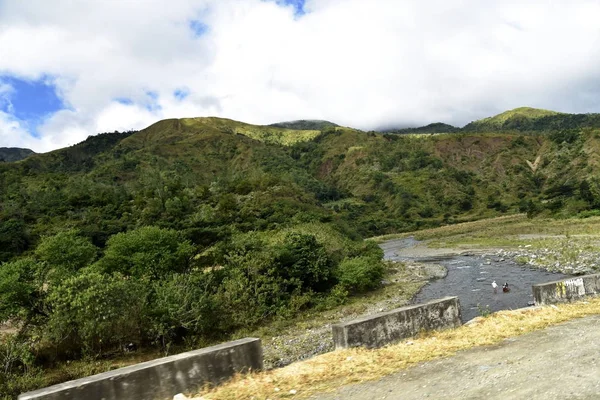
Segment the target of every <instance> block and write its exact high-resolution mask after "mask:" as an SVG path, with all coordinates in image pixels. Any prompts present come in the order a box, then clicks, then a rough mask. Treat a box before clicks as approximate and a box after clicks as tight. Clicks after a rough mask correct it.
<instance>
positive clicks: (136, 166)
mask: <svg viewBox="0 0 600 400" xmlns="http://www.w3.org/2000/svg"><path fill="white" fill-rule="evenodd" d="M501 115H502V114H501ZM516 117H518V118H525V119H524V120H523V121H526V122H523V123H520V125H519V124H517V126H516V128H515V129H508V128H507V124H508V122H509V121H514V120H515V118H516ZM494 118H495V119H494ZM494 118H492V119H491V120H482V121H487V122H480V125H479V126H480V127H481V129H482V132H471V131H469V130H468V129H465V130H462V131H461V132H455V133H440V134H436V135H429V134H424V135H419V134H413V135H395V134H381V133H375V132H363V131H360V130H356V129H351V128H345V127H339V126H326V127H324V128H323V129H308V130H306V129H304V130H302V129H292V128H290V127H289V126H288V127H281V126H255V125H250V124H245V123H242V122H237V121H232V120H227V119H221V118H187V119H170V120H164V121H159V122H157V123H155V124H153V125H151V126H149V127H148V128H146V129H143V130H140V131H135V132H134V131H132V132H124V133H120V132H113V133H104V134H100V135H97V136H92V137H89V138H88V139H87V140H85V141H84V142H82V143H79V144H77V145H75V146H71V147H68V148H64V149H60V150H56V151H53V152H50V153H45V154H32V155H30V156H29V157H27V158H25V159H23V160H21V161H18V162H4V163H0V263H1V264H0V322H1V321H5V320H16V321H21V322H23V324H21V325H20V326H22V332H21V336H20V338H22V340H23V341H24V342H23V343H24V344H23V346H25V347H23V348H24V349H25V348H26V349H27V351H30V352H32V353H31V354H32V357H31V358H27V360H29V361H27V362H29V363H31V362H33V361H31V360H37V361H35V362H38V363H41V362H44V363H50V364H51V363H52V360H54V359H56V358H57V357H58V358H63V359H64V358H67V359H73V358H78V357H81V356H86V355H87V356H89V355H95V356H97V355H105V354H110V353H111V352H114V351H119V348H120V344H122V343H129V342H134V343H138V344H140V345H143V346H148V347H151V346H158V347H160V346H167V345H169V344H170V343H181V342H183V341H189V340H192V339H193V340H198V341H200V342H202V341H211V340H219V339H222V338H226V337H230V335H235V334H236V332H240V330H243V329H248V328H252V327H256V326H259V325H261V324H263V323H264V322H265V321H268V320H273V319H278V318H283V319H285V318H288V317H290V316H293V315H295V313H297V312H298V311H299V310H303V309H309V308H319V309H324V308H328V307H332V306H335V305H336V304H340V303H342V302H344V301H346V299H347V297H348V296H352V295H357V294H360V293H362V292H365V291H368V290H370V289H372V288H374V287H377V285H379V283H380V281H381V276H382V275H381V274H382V271H383V267H382V264H381V256H382V254H381V251H380V249H379V248H378V247H377V246H375V245H374V244H373V243H371V242H369V241H367V242H365V241H363V240H362V239H363V238H365V237H369V236H373V235H378V234H385V233H393V232H400V231H407V230H414V229H419V228H425V227H433V226H439V225H442V224H449V223H455V222H461V221H467V220H476V219H480V218H485V217H492V216H497V215H502V214H507V213H519V212H526V213H528V215H530V216H535V215H538V214H542V215H553V216H569V215H575V214H580V215H590V214H594V213H599V212H600V211H599V210H600V179H599V178H598V176H600V174H599V173H600V128H598V125H597V114H589V115H588V114H584V115H583V117H582V116H581V115H574V114H558V113H551V112H537V111H530V110H525V111H519V112H511V113H509V114H506V115H504V116H502V117H500V116H497V117H494ZM527 121H529V122H527ZM293 126H294V127H296V128H297V127H299V126H300V125H293ZM476 126H477V125H476V124H475V123H473V124H470V128H469V129H475V128H476ZM494 126H496V127H497V128H493V127H494ZM565 126H568V127H569V128H568V129H567V128H564V127H565ZM304 127H310V128H316V126H314V125H311V126H304ZM438 127H439V126H438ZM441 127H442V128H445V126H441ZM517 128H518V129H517ZM522 128H526V129H524V130H520V129H522ZM532 128H535V129H532ZM542 128H543V129H542ZM435 130H437V128H435ZM104 317H106V318H104ZM34 339H35V340H34ZM31 343H34V344H35V345H30V344H31ZM1 346H2V344H1V343H0V347H1ZM0 350H1V349H0ZM28 354H29V353H28ZM15 365H18V363H16V364H15ZM23 365H24V364H23ZM27 365H30V364H27ZM1 374H4V375H1ZM10 374H11V372H10V371H9V372H6V370H5V371H4V372H2V373H0V392H1V391H2V390H5V388H4V387H3V386H2V385H3V382H11V379H13V378H14V375H10ZM11 388H12V389H11V390H17V389H15V386H11ZM6 390H8V389H6Z"/></svg>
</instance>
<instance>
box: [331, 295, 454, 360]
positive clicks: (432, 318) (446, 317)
mask: <svg viewBox="0 0 600 400" xmlns="http://www.w3.org/2000/svg"><path fill="white" fill-rule="evenodd" d="M460 325H461V321H460V304H459V302H458V297H445V298H443V299H439V300H433V301H430V302H428V303H424V304H417V305H414V306H408V307H402V308H397V309H395V310H391V311H387V312H384V313H380V314H375V315H371V316H368V317H364V318H359V319H356V320H354V321H350V322H346V323H343V324H337V325H333V327H332V331H333V341H334V343H335V348H336V349H339V348H348V347H357V346H365V347H369V348H373V347H380V346H383V345H385V344H388V343H391V342H394V341H396V340H399V339H403V338H407V337H411V336H414V335H416V334H418V333H419V332H421V331H431V330H440V329H446V328H457V327H459V326H460Z"/></svg>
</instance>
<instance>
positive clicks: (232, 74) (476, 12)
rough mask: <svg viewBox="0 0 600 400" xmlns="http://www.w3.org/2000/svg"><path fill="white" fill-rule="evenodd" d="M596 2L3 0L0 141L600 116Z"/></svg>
mask: <svg viewBox="0 0 600 400" xmlns="http://www.w3.org/2000/svg"><path fill="white" fill-rule="evenodd" d="M599 17H600V0H564V1H561V0H528V1H524V0H519V1H513V0H169V1H168V2H165V1H163V0H53V1H47V0H26V1H23V0H0V147H26V148H30V149H33V150H34V151H36V152H46V151H50V150H53V149H57V148H61V147H66V146H70V145H73V144H76V143H78V142H81V141H82V140H85V139H86V138H87V137H88V136H90V135H94V134H97V133H101V132H112V131H115V130H119V131H127V130H131V129H141V128H144V127H146V126H148V125H151V124H152V123H154V122H156V121H158V120H161V119H165V118H183V117H202V116H218V117H224V118H231V119H235V120H239V121H244V122H248V123H253V124H270V123H274V122H280V121H288V120H296V119H325V120H329V121H332V122H335V123H338V124H341V125H345V126H352V127H355V128H359V129H365V130H371V129H378V128H382V127H390V126H398V127H405V126H419V125H425V124H428V123H431V122H438V121H439V122H445V123H450V124H453V125H457V126H463V125H465V124H467V123H468V122H470V121H473V120H477V119H480V118H483V117H487V116H491V115H494V114H497V113H500V112H502V111H505V110H508V109H512V108H516V107H521V106H531V107H538V108H546V109H552V110H556V111H563V112H573V113H588V112H600V68H599V67H598V66H599V65H600V23H598V20H599Z"/></svg>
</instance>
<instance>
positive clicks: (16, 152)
mask: <svg viewBox="0 0 600 400" xmlns="http://www.w3.org/2000/svg"><path fill="white" fill-rule="evenodd" d="M32 154H35V153H34V152H33V150H29V149H22V148H19V147H0V162H14V161H19V160H22V159H24V158H26V157H29V156H30V155H32Z"/></svg>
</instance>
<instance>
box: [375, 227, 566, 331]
mask: <svg viewBox="0 0 600 400" xmlns="http://www.w3.org/2000/svg"><path fill="white" fill-rule="evenodd" d="M418 244H419V242H418V241H417V240H415V239H414V238H407V239H396V240H390V241H387V242H385V243H382V244H381V247H382V248H383V250H384V254H385V256H384V258H385V259H386V260H392V261H416V262H423V263H435V264H440V265H443V266H444V267H446V269H447V270H448V274H447V275H446V277H445V278H441V279H437V280H434V281H431V282H429V283H428V284H427V285H425V286H424V287H423V288H422V289H421V291H420V292H419V293H417V295H416V296H415V298H414V299H413V302H414V304H418V303H423V302H426V301H429V300H434V299H439V298H442V297H445V296H458V299H459V301H460V306H461V315H462V320H463V322H465V321H468V320H470V319H473V318H475V317H477V316H479V315H482V314H483V313H486V312H494V311H499V310H510V309H515V308H522V307H527V306H528V305H529V304H531V302H533V293H532V290H531V286H532V285H534V284H536V283H544V282H551V281H556V280H560V279H564V278H567V277H568V275H564V274H559V273H551V272H547V271H544V270H540V269H534V268H529V267H528V266H526V265H525V266H523V265H519V264H517V263H515V262H514V261H513V260H511V259H504V258H502V257H500V256H497V255H495V254H493V253H490V254H471V255H449V256H448V255H445V256H444V255H440V256H434V257H431V256H428V257H421V256H415V255H414V252H412V254H413V255H411V256H407V255H405V254H403V253H411V252H407V251H406V250H407V249H411V248H414V247H416V246H417V245H418ZM493 281H496V283H497V284H498V289H497V291H496V293H494V289H493V288H492V282H493ZM505 282H508V284H509V287H510V292H508V293H504V292H503V291H502V285H503V284H504V283H505Z"/></svg>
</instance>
